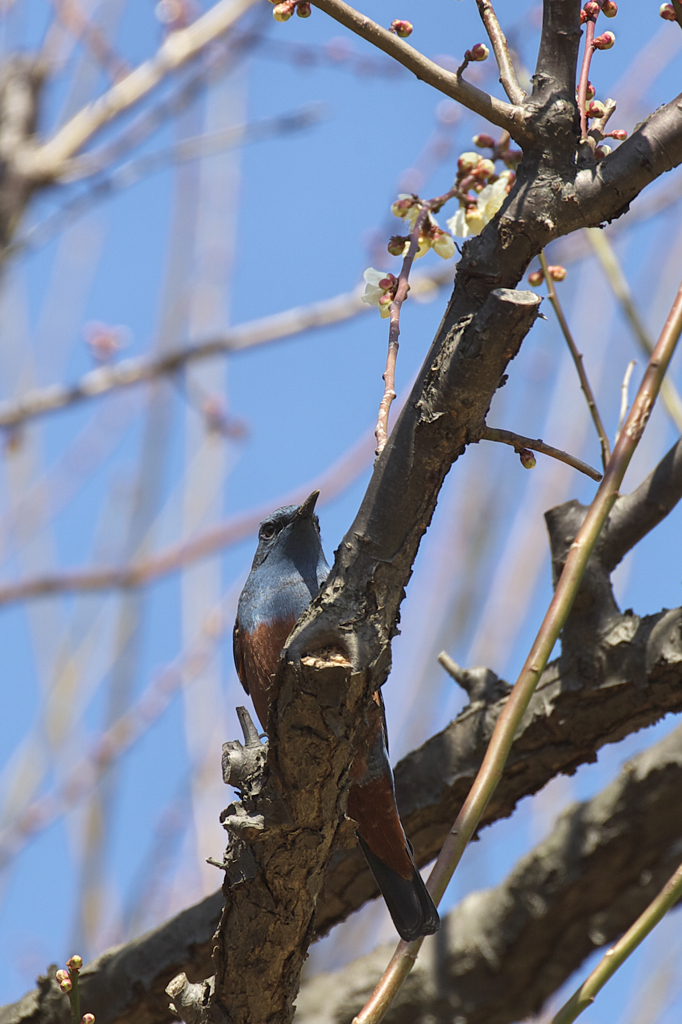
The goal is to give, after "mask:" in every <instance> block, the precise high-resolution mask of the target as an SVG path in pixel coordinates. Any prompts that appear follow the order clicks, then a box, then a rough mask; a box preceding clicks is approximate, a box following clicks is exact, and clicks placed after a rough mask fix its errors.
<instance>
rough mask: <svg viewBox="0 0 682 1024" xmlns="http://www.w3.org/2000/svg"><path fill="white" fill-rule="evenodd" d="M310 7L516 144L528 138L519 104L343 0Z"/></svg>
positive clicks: (323, 0)
mask: <svg viewBox="0 0 682 1024" xmlns="http://www.w3.org/2000/svg"><path fill="white" fill-rule="evenodd" d="M311 2H312V3H313V6H315V7H319V9H320V10H321V11H324V12H325V14H328V15H329V16H330V17H332V18H334V19H335V21H338V22H339V23H340V24H341V25H345V27H346V28H348V29H350V30H351V32H355V33H356V35H359V36H361V37H362V38H363V39H366V40H367V41H368V42H370V43H373V45H374V46H377V47H378V48H379V49H380V50H383V51H384V53H387V54H388V55H389V56H390V57H393V58H395V60H397V61H398V62H399V63H400V64H402V65H403V67H406V68H407V69H408V71H412V72H413V73H414V74H415V75H416V76H417V78H420V79H421V80H422V81H423V82H426V84H427V85H430V86H432V87H433V88H434V89H437V90H438V91H439V92H442V93H443V94H444V95H445V96H450V98H451V99H453V100H457V102H459V103H461V104H462V105H463V106H465V107H468V109H469V110H473V111H474V113H476V114H480V115H481V116H482V117H485V118H486V119H487V120H488V121H491V122H492V123H493V124H496V125H497V126H498V127H499V128H506V129H507V131H508V132H509V133H510V135H511V136H512V138H514V139H515V140H516V141H517V142H518V143H519V144H521V143H522V142H526V141H531V138H532V135H531V129H530V128H529V126H527V124H526V113H525V110H524V109H523V108H522V107H520V106H515V105H512V104H510V103H504V102H503V101H502V100H498V99H496V97H494V96H490V95H489V94H488V93H487V92H484V91H483V90H482V89H478V88H477V87H476V86H475V85H471V83H470V82H465V81H464V80H463V79H461V78H459V77H458V76H457V75H456V74H453V73H452V72H451V71H446V70H445V69H444V68H442V67H440V65H438V64H435V63H434V62H433V61H432V60H429V59H428V57H425V56H424V54H423V53H420V52H419V50H415V49H414V47H412V46H410V45H409V43H406V42H405V40H404V39H400V38H399V37H398V36H396V35H394V34H393V33H392V32H389V31H388V30H387V29H385V28H382V26H381V25H378V24H377V23H376V22H375V21H372V20H371V19H370V18H368V17H367V16H366V15H364V14H360V12H359V11H356V10H355V8H353V7H350V6H349V5H348V4H346V3H344V2H343V0H311Z"/></svg>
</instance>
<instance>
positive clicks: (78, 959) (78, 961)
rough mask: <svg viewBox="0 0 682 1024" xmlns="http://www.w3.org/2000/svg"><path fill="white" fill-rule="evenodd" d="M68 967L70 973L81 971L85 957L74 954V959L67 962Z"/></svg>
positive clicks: (70, 958) (71, 958)
mask: <svg viewBox="0 0 682 1024" xmlns="http://www.w3.org/2000/svg"><path fill="white" fill-rule="evenodd" d="M66 966H67V967H68V968H69V970H70V971H80V969H81V967H82V966H83V957H82V956H79V955H78V953H74V955H73V956H72V957H69V959H68V960H67V961H66Z"/></svg>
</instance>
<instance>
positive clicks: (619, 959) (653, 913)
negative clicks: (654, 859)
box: [551, 864, 682, 1024]
mask: <svg viewBox="0 0 682 1024" xmlns="http://www.w3.org/2000/svg"><path fill="white" fill-rule="evenodd" d="M680 896H682V864H680V866H679V867H678V869H677V871H676V872H675V874H674V875H672V877H671V878H669V879H668V881H667V882H666V883H665V885H664V886H663V888H662V889H661V891H660V892H659V894H658V896H657V897H656V898H655V899H654V900H652V902H651V903H650V904H649V906H648V907H647V908H646V910H645V911H644V913H643V914H640V915H639V917H638V918H637V920H636V921H635V923H634V924H633V925H632V926H631V927H630V928H628V930H627V931H626V933H625V935H623V936H622V938H620V939H619V940H618V942H617V943H616V944H615V946H612V947H611V949H609V950H608V951H607V952H606V953H605V954H604V956H603V957H602V959H601V960H600V961H599V963H598V964H597V966H596V967H595V969H594V970H593V971H592V973H591V974H590V976H589V978H587V980H586V981H584V982H583V983H582V985H581V986H580V988H579V989H577V990H576V991H575V992H574V993H573V995H572V996H571V998H570V999H569V1000H568V1002H567V1003H565V1004H564V1005H563V1006H562V1007H561V1009H560V1010H559V1012H558V1013H557V1014H556V1015H555V1016H554V1017H553V1018H552V1021H551V1024H571V1021H574V1020H575V1019H576V1017H579V1016H580V1014H581V1013H582V1012H583V1010H586V1009H587V1007H588V1006H591V1005H592V1003H593V1002H594V1000H595V996H596V995H597V993H598V992H599V991H600V990H601V989H602V988H603V987H604V985H605V984H606V982H607V981H608V980H609V978H610V977H611V976H612V975H613V974H615V972H616V971H617V970H618V968H619V967H620V965H621V964H622V963H623V962H624V961H625V960H627V958H628V957H629V956H630V954H631V953H632V952H634V950H635V949H636V948H637V946H639V944H640V942H642V941H643V940H644V939H645V938H646V937H647V935H648V934H649V932H650V931H651V930H652V929H653V928H654V927H655V926H656V925H657V924H658V922H659V921H660V920H661V919H662V918H663V917H664V916H665V915H666V914H667V913H668V911H669V910H671V909H672V907H674V906H675V904H676V903H677V901H678V900H679V899H680Z"/></svg>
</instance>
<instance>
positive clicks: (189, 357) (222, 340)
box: [0, 265, 454, 428]
mask: <svg viewBox="0 0 682 1024" xmlns="http://www.w3.org/2000/svg"><path fill="white" fill-rule="evenodd" d="M453 275H454V269H453V268H452V267H450V266H447V265H444V266H443V267H442V268H439V269H438V270H433V271H429V272H425V271H422V272H420V273H419V274H418V275H415V276H414V277H413V278H412V282H411V289H412V295H413V296H416V295H423V296H424V297H427V296H430V295H433V294H434V290H435V289H436V288H440V287H442V286H443V285H452V279H453ZM363 290H364V285H362V286H359V287H358V288H354V289H353V291H350V292H342V293H341V294H340V295H335V296H333V298H331V299H324V300H323V301H322V302H312V303H310V305H308V306H294V308H293V309H287V310H285V311H284V312H282V313H275V314H273V315H272V316H266V317H263V318H262V319H259V320H251V321H249V322H248V323H245V324H242V325H241V326H239V327H234V328H232V329H231V330H229V331H226V332H225V334H222V335H218V337H215V338H207V339H206V340H205V341H200V342H197V343H196V344H194V345H188V346H186V347H184V348H180V349H176V350H175V351H174V352H168V353H167V354H165V355H162V356H142V357H140V358H136V359H123V360H121V362H120V363H116V364H115V365H113V366H100V367H98V368H97V369H96V370H91V371H90V372H89V373H86V374H84V375H83V376H82V377H81V378H80V380H78V381H76V383H75V384H50V385H48V386H47V387H45V388H39V389H38V388H37V389H36V390H34V391H28V392H27V393H26V394H25V395H24V396H23V397H22V398H20V399H19V400H18V401H15V402H2V403H0V428H2V427H5V428H14V427H17V426H19V425H20V424H22V423H25V422H26V421H27V420H31V419H35V418H36V417H37V416H44V415H46V414H47V413H50V412H56V411H57V410H59V409H64V408H66V407H67V406H70V405H74V404H75V403H77V402H82V401H84V400H86V399H90V398H99V397H101V396H102V395H105V394H107V393H108V392H110V391H114V390H117V389H119V388H127V387H132V386H133V385H135V384H143V383H146V382H148V381H151V380H155V379H157V378H158V377H163V376H167V375H169V374H173V373H176V372H177V371H178V370H181V369H182V368H183V367H184V366H185V365H186V364H187V363H191V362H193V361H194V360H197V359H208V358H210V357H211V356H214V355H218V354H220V353H226V352H241V351H244V350H245V349H249V348H255V347H256V346H258V345H267V344H271V343H272V342H275V341H280V340H281V339H282V338H290V337H292V336H293V335H295V334H300V333H302V332H303V331H309V330H313V329H317V328H320V327H329V326H331V325H333V324H338V323H342V322H343V321H344V320H351V319H352V318H353V317H355V316H359V315H360V314H361V313H369V311H370V309H371V307H370V306H367V305H366V304H365V303H364V302H362V301H361V296H362V293H363Z"/></svg>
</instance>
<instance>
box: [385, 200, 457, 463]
mask: <svg viewBox="0 0 682 1024" xmlns="http://www.w3.org/2000/svg"><path fill="white" fill-rule="evenodd" d="M460 195H461V190H460V189H459V188H458V187H457V186H455V185H453V187H452V188H451V189H450V190H449V191H448V192H446V193H445V194H444V195H442V196H437V197H436V198H435V199H430V200H429V201H428V202H423V203H422V204H421V210H420V211H419V216H418V217H417V219H416V221H415V222H414V227H413V228H412V231H411V233H410V245H409V248H408V250H407V252H406V254H405V256H404V258H403V265H402V267H401V269H400V274H399V276H398V285H397V288H396V292H395V296H394V298H393V302H392V303H391V305H390V321H389V330H388V354H387V356H386V369H385V370H384V373H383V381H384V394H383V396H382V399H381V402H380V404H379V415H378V417H377V425H376V430H375V432H374V433H375V437H376V439H377V447H376V455H377V457H378V456H379V455H381V453H382V451H383V450H384V448H385V447H386V442H387V441H388V414H389V411H390V408H391V405H392V404H393V399H394V398H395V364H396V359H397V358H398V348H399V345H398V338H399V337H400V310H401V309H402V305H403V302H404V301H405V299H406V298H407V292H408V289H409V277H410V271H411V269H412V264H413V263H414V258H415V255H416V252H417V249H418V248H419V236H420V235H421V232H422V228H423V226H424V224H425V222H426V221H427V219H428V217H429V214H430V213H431V211H432V210H440V208H441V207H442V206H444V205H445V203H447V201H448V200H449V199H452V198H453V197H454V196H458V197H459V196H460Z"/></svg>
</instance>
